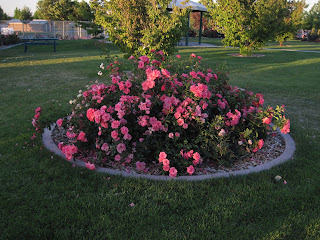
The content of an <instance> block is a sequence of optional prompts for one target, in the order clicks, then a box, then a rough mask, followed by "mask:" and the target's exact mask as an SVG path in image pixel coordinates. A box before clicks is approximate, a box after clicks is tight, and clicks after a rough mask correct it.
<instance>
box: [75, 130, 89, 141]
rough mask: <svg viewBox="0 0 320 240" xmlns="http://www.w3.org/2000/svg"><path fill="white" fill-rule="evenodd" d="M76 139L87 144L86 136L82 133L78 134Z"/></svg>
mask: <svg viewBox="0 0 320 240" xmlns="http://www.w3.org/2000/svg"><path fill="white" fill-rule="evenodd" d="M77 139H78V140H79V141H81V142H88V140H87V139H86V134H85V133H84V132H82V131H81V132H80V133H79V135H78V137H77Z"/></svg>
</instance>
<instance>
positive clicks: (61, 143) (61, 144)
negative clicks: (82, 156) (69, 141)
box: [58, 142, 64, 150]
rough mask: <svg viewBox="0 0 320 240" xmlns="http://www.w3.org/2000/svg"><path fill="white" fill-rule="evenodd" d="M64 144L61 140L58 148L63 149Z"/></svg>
mask: <svg viewBox="0 0 320 240" xmlns="http://www.w3.org/2000/svg"><path fill="white" fill-rule="evenodd" d="M63 145H64V142H59V144H58V148H59V149H60V150H61V149H62V147H63Z"/></svg>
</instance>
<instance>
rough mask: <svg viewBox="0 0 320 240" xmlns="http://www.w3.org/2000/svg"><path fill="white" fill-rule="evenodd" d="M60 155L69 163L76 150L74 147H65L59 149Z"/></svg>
mask: <svg viewBox="0 0 320 240" xmlns="http://www.w3.org/2000/svg"><path fill="white" fill-rule="evenodd" d="M61 151H62V153H63V154H64V155H65V156H66V159H67V160H68V161H70V160H71V159H72V157H73V154H75V153H76V152H77V151H78V148H77V147H76V146H75V145H73V144H72V145H65V146H63V147H62V149H61Z"/></svg>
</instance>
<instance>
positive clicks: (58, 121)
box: [57, 118, 63, 127]
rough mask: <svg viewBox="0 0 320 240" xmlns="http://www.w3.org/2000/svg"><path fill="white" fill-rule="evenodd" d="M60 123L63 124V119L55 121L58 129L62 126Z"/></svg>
mask: <svg viewBox="0 0 320 240" xmlns="http://www.w3.org/2000/svg"><path fill="white" fill-rule="evenodd" d="M62 123H63V119H62V118H59V119H58V120H57V125H58V127H61V126H62Z"/></svg>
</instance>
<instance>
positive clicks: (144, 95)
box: [34, 51, 290, 177]
mask: <svg viewBox="0 0 320 240" xmlns="http://www.w3.org/2000/svg"><path fill="white" fill-rule="evenodd" d="M200 60H202V58H201V57H199V56H196V55H195V54H191V56H190V59H188V60H186V61H183V60H182V58H181V56H180V55H177V56H176V57H175V59H174V60H165V57H164V55H163V53H162V52H161V51H160V52H154V56H153V57H152V58H149V57H147V56H141V57H140V58H135V57H133V56H131V57H130V58H129V61H132V63H133V64H134V66H135V67H134V70H133V71H121V70H120V69H121V63H120V62H119V61H115V62H113V63H111V64H109V65H108V66H107V67H103V68H101V67H100V71H101V72H102V77H104V76H106V80H103V81H102V82H101V83H96V84H94V85H92V86H90V87H88V88H87V89H86V90H85V91H82V92H81V94H80V95H78V97H77V98H76V99H75V100H73V101H72V106H73V109H72V114H71V115H70V116H69V118H68V119H65V120H62V119H61V120H60V119H59V120H58V122H57V124H58V126H62V127H64V128H65V129H66V132H67V136H68V138H69V141H68V142H66V143H63V144H61V146H60V147H61V149H62V152H63V153H64V154H65V155H66V157H67V159H68V160H70V159H71V158H72V157H77V156H79V155H81V156H85V157H84V158H83V159H84V161H86V162H87V164H86V167H88V168H89V169H95V168H96V166H102V167H103V166H110V165H112V164H122V165H123V166H125V167H129V166H130V167H131V168H132V169H136V170H137V171H143V172H147V171H148V169H149V166H151V165H152V166H155V167H157V168H159V169H160V170H161V171H162V172H163V174H167V175H169V176H170V177H176V176H179V175H193V174H195V173H196V172H197V171H198V170H199V168H200V167H201V164H202V163H203V162H208V161H209V162H219V164H220V163H224V162H232V161H233V160H234V159H236V158H237V157H239V156H242V155H244V154H246V153H250V152H256V151H258V150H259V149H261V148H262V147H263V144H264V139H265V138H266V137H267V135H270V136H271V134H270V133H272V132H273V131H274V130H275V128H276V127H279V128H280V129H281V131H282V132H283V133H288V132H289V131H290V121H289V120H288V119H286V118H285V116H284V115H283V113H284V107H283V106H282V107H277V108H276V109H273V108H271V107H267V108H263V103H264V99H263V95H262V94H259V93H257V94H254V93H252V92H249V91H247V90H244V89H241V88H238V87H233V86H231V85H229V83H228V81H227V75H226V74H225V73H223V72H221V71H219V70H213V69H211V68H208V67H205V66H204V65H203V64H202V63H201V61H200ZM103 66H104V65H103ZM186 66H188V67H186ZM36 113H37V112H36ZM34 119H35V121H34V122H36V116H35V118H34ZM271 122H273V123H274V124H275V127H274V128H272V127H271V126H270V125H269V124H270V123H271ZM35 126H36V124H35Z"/></svg>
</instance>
